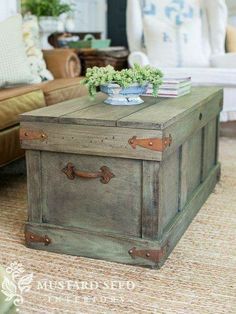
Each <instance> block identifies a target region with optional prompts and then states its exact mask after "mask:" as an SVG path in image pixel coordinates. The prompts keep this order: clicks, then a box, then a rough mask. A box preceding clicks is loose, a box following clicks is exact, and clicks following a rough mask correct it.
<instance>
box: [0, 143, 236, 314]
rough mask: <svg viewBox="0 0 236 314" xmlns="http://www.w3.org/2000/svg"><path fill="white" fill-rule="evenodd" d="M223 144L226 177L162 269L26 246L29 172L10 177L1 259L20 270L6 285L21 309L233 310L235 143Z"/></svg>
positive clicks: (4, 187) (3, 204) (2, 201)
mask: <svg viewBox="0 0 236 314" xmlns="http://www.w3.org/2000/svg"><path fill="white" fill-rule="evenodd" d="M220 148H221V153H220V159H221V162H222V179H221V182H220V183H219V184H218V185H217V187H216V189H215V191H214V193H213V194H212V195H211V196H210V197H209V199H208V201H207V202H206V204H205V205H204V206H203V208H202V209H201V210H200V212H199V214H198V215H197V216H196V218H195V219H194V221H193V222H192V224H191V225H190V227H189V228H188V230H187V232H186V233H185V235H184V236H183V237H182V239H181V240H180V242H179V243H178V245H177V246H176V248H175V249H174V251H173V252H172V254H171V255H170V257H169V258H168V260H167V262H166V264H165V265H164V267H163V268H162V269H161V270H149V269H145V268H140V267H133V266H127V265H121V264H116V263H109V262H105V261H100V260H92V259H87V258H82V257H74V256H66V255H59V254H53V253H47V252H44V251H36V250H31V249H28V248H26V247H25V246H24V237H23V229H24V222H25V221H26V219H27V212H26V208H27V197H26V177H25V176H24V175H23V176H22V175H4V178H1V186H0V264H2V265H3V266H4V267H5V268H7V267H8V271H9V273H11V271H12V269H13V268H15V269H17V268H18V269H19V268H20V269H21V270H20V271H19V273H18V277H17V278H16V280H15V286H14V285H13V287H12V285H10V284H9V286H10V287H8V290H12V289H13V288H14V287H15V288H14V289H15V292H16V293H18V294H20V295H21V296H22V300H21V301H22V302H23V303H22V304H21V305H20V306H19V307H18V310H19V313H23V314H28V313H29V314H31V313H63V314H64V313H71V314H75V313H102V314H103V313H109V314H110V313H158V314H159V313H168V314H174V313H179V314H180V313H184V314H185V313H186V314H191V313H196V314H204V313H212V314H222V313H227V314H230V313H234V314H235V313H236V244H235V243H236V140H233V139H225V138H222V139H221V145H220ZM19 264H22V265H19ZM16 282H17V284H16ZM14 289H13V290H14ZM13 294H14V293H13Z"/></svg>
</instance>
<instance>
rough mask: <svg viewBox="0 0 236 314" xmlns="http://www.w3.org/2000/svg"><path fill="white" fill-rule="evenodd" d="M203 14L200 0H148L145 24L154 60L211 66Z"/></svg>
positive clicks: (154, 62)
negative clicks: (204, 39) (202, 18)
mask: <svg viewBox="0 0 236 314" xmlns="http://www.w3.org/2000/svg"><path fill="white" fill-rule="evenodd" d="M148 4H149V5H148ZM201 15H202V12H201V6H200V4H199V1H197V0H181V1H180V0H177V1H176V0H164V1H160V0H150V1H148V0H147V1H146V4H145V6H144V7H143V24H144V39H145V46H146V49H147V54H148V57H149V60H150V63H151V64H152V65H154V66H162V67H199V66H200V67H206V66H209V57H210V47H209V46H207V45H206V44H205V43H204V42H203V38H204V36H203V31H202V30H203V25H202V20H201Z"/></svg>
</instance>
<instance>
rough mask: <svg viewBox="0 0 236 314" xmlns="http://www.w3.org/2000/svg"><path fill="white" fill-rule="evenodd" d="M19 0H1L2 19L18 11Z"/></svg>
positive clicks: (0, 16)
mask: <svg viewBox="0 0 236 314" xmlns="http://www.w3.org/2000/svg"><path fill="white" fill-rule="evenodd" d="M18 5H19V3H18V0H0V21H3V20H5V19H6V18H8V17H9V16H11V15H14V14H16V13H17V12H18Z"/></svg>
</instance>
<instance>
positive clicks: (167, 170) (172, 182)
mask: <svg viewBox="0 0 236 314" xmlns="http://www.w3.org/2000/svg"><path fill="white" fill-rule="evenodd" d="M160 167H161V168H160V177H159V180H160V194H161V195H160V199H161V204H160V215H161V217H160V220H161V227H162V230H163V229H164V228H165V227H166V226H167V225H168V224H169V223H170V222H171V220H172V219H173V218H174V217H175V216H176V214H177V213H178V205H179V176H180V173H179V150H177V151H176V152H175V153H173V154H172V155H171V156H169V157H168V158H167V159H166V160H165V161H163V162H161V164H160ZM162 230H159V235H160V234H161V231H162Z"/></svg>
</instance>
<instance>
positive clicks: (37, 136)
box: [20, 128, 48, 142]
mask: <svg viewBox="0 0 236 314" xmlns="http://www.w3.org/2000/svg"><path fill="white" fill-rule="evenodd" d="M47 138H48V136H47V134H46V133H45V132H44V131H43V130H31V129H24V128H21V129H20V140H21V141H23V140H40V141H42V142H43V141H45V140H46V139H47Z"/></svg>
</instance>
